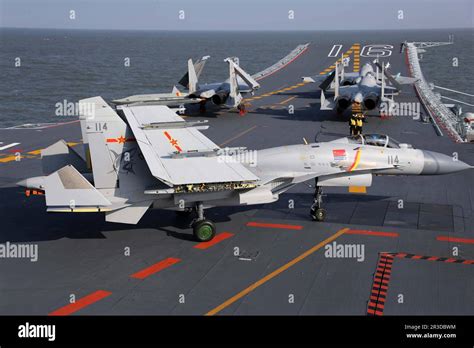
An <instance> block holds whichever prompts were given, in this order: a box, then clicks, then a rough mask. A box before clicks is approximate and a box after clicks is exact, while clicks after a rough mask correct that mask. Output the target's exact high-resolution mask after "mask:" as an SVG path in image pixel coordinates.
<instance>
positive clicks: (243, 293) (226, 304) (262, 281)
mask: <svg viewBox="0 0 474 348" xmlns="http://www.w3.org/2000/svg"><path fill="white" fill-rule="evenodd" d="M348 230H349V229H348V228H343V229H342V230H339V231H337V232H336V233H335V234H333V235H332V236H330V237H328V238H326V239H325V240H323V241H322V242H320V243H318V244H316V245H315V246H314V247H312V248H311V249H308V250H306V251H305V252H304V253H303V254H301V255H299V256H298V257H296V258H294V259H293V260H291V261H290V262H288V263H287V264H285V265H283V266H281V267H280V268H278V269H277V270H275V271H273V272H272V273H270V274H267V275H266V276H265V277H263V278H262V279H260V280H259V281H257V282H255V283H253V284H252V285H250V286H249V287H247V288H245V289H244V290H242V291H241V292H239V293H238V294H237V295H235V296H232V297H231V298H230V299H228V300H227V301H225V302H224V303H222V304H220V305H219V306H217V307H216V308H214V309H212V310H210V311H209V312H207V313H206V314H205V315H215V314H217V313H219V312H220V311H222V310H223V309H225V308H227V307H229V306H230V305H231V304H233V303H234V302H236V301H238V300H240V299H241V298H242V297H244V296H246V295H248V294H249V293H250V292H252V291H254V290H255V289H257V288H258V287H260V286H261V285H263V284H265V283H266V282H268V281H269V280H271V279H273V278H275V277H276V276H278V275H279V274H281V273H283V272H285V271H286V270H287V269H289V268H290V267H292V266H294V265H296V264H297V263H298V262H300V261H302V260H304V259H305V258H307V257H308V256H310V255H311V254H313V253H314V252H316V251H318V250H319V249H321V248H322V247H324V246H325V245H326V244H328V243H331V242H332V241H333V240H335V239H336V238H338V237H339V236H341V235H343V234H344V233H345V232H347V231H348Z"/></svg>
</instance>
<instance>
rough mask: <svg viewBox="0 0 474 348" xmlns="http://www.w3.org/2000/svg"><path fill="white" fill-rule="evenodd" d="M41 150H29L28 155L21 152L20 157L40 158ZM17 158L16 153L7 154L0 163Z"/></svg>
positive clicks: (73, 144) (72, 144) (70, 143)
mask: <svg viewBox="0 0 474 348" xmlns="http://www.w3.org/2000/svg"><path fill="white" fill-rule="evenodd" d="M67 144H68V145H69V146H76V145H79V144H80V143H75V142H68V143H67ZM41 150H42V149H38V150H32V151H28V152H27V155H23V154H21V155H20V156H19V157H20V159H23V158H38V156H39V155H41ZM28 155H30V156H28ZM16 159H17V156H16V155H10V156H6V157H1V158H0V163H8V162H13V161H16Z"/></svg>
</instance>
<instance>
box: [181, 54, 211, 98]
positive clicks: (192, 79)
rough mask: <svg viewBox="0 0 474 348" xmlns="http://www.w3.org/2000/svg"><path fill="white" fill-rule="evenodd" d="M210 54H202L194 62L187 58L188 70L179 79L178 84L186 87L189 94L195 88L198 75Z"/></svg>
mask: <svg viewBox="0 0 474 348" xmlns="http://www.w3.org/2000/svg"><path fill="white" fill-rule="evenodd" d="M209 57H210V56H204V57H202V58H201V59H199V60H198V61H196V63H194V64H193V61H192V60H191V59H189V60H188V71H187V72H186V74H184V76H183V77H182V78H181V80H179V82H178V83H179V84H180V85H181V86H183V87H185V88H188V90H189V94H193V93H195V92H196V90H197V85H198V81H199V77H200V76H201V73H202V71H203V70H204V66H205V65H206V62H207V60H208V59H209Z"/></svg>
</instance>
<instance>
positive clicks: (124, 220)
mask: <svg viewBox="0 0 474 348" xmlns="http://www.w3.org/2000/svg"><path fill="white" fill-rule="evenodd" d="M152 203H153V201H144V202H138V203H133V204H132V205H130V206H128V207H125V208H122V209H118V210H115V211H111V212H107V213H105V221H107V222H116V223H121V224H132V225H135V224H137V223H138V222H139V221H140V219H141V218H142V217H143V215H145V213H146V212H147V210H148V208H150V205H151V204H152Z"/></svg>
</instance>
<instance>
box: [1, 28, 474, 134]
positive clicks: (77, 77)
mask: <svg viewBox="0 0 474 348" xmlns="http://www.w3.org/2000/svg"><path fill="white" fill-rule="evenodd" d="M448 34H454V35H455V44H454V45H451V46H446V47H439V48H436V49H432V50H430V51H428V52H427V53H426V54H425V55H424V59H423V62H422V68H423V70H424V72H425V75H426V76H427V77H428V78H429V79H431V80H433V81H435V82H436V83H437V84H439V85H441V86H445V87H448V88H454V89H459V90H462V91H464V92H467V93H472V94H474V90H473V87H472V78H473V73H474V71H473V68H472V65H471V64H472V57H473V50H474V49H473V45H474V32H473V31H472V30H457V31H452V30H445V31H443V30H434V31H382V32H371V31H364V32H343V31H342V32H341V31H338V32H225V33H217V32H160V31H128V32H127V31H81V30H75V31H74V30H33V29H0V76H1V83H0V127H9V126H14V125H18V124H22V123H33V122H57V121H58V117H57V116H55V115H54V112H55V104H56V103H57V102H58V101H63V100H64V99H66V100H68V101H73V102H75V101H77V100H79V99H82V98H87V97H91V96H95V95H101V96H103V97H104V98H106V99H113V98H120V97H125V96H128V95H131V94H141V93H157V92H168V91H170V90H171V88H172V86H173V85H174V84H176V82H177V81H178V80H179V79H180V78H181V76H182V75H183V73H184V72H185V70H186V60H187V58H189V57H194V58H198V57H200V56H203V55H211V56H212V59H211V60H210V61H209V62H208V65H207V66H206V69H205V71H204V74H203V79H204V77H205V82H212V81H218V80H222V79H224V78H225V77H226V73H227V68H226V65H225V64H223V62H222V60H223V59H224V58H226V57H228V56H238V57H239V58H240V62H241V65H242V66H244V68H245V70H247V71H248V72H250V73H255V72H258V71H260V70H262V69H264V68H266V67H267V66H270V65H272V64H273V63H275V62H276V61H277V60H278V59H280V58H282V57H283V56H284V55H286V54H287V53H288V52H289V51H290V50H292V49H293V48H294V47H296V45H298V44H300V43H305V42H313V43H319V44H325V43H335V42H341V40H343V41H344V42H348V43H353V42H369V43H373V42H383V41H386V42H388V41H390V42H402V41H404V40H433V41H439V40H447V37H448ZM16 57H19V58H20V59H21V68H15V66H14V64H15V58H16ZM125 57H129V58H130V63H131V65H130V67H125V66H124V58H125ZM453 57H457V58H458V59H459V67H453V66H452V59H453ZM308 73H314V72H311V71H309V72H308ZM455 97H457V96H455ZM462 99H463V100H465V101H467V102H469V101H470V102H471V103H474V100H473V99H472V98H470V99H471V100H469V98H468V97H463V98H462ZM467 109H468V108H466V110H465V111H467ZM59 121H64V119H61V120H59Z"/></svg>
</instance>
